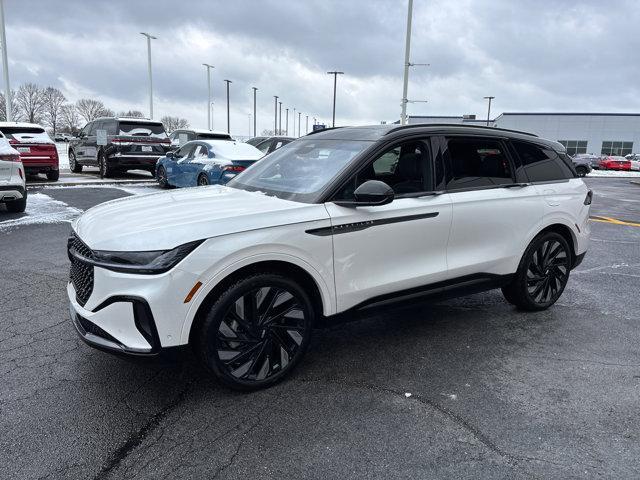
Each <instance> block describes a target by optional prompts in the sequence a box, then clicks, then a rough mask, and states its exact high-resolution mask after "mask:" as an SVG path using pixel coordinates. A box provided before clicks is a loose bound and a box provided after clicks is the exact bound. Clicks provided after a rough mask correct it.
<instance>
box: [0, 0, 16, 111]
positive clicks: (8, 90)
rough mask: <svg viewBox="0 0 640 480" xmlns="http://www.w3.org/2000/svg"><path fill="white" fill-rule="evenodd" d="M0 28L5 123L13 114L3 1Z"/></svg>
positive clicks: (0, 9)
mask: <svg viewBox="0 0 640 480" xmlns="http://www.w3.org/2000/svg"><path fill="white" fill-rule="evenodd" d="M0 28H2V32H1V35H0V37H1V38H0V40H1V41H2V69H3V73H4V103H5V105H6V111H7V122H11V121H13V112H12V111H11V86H9V60H8V58H7V34H6V33H5V31H4V1H3V0H0Z"/></svg>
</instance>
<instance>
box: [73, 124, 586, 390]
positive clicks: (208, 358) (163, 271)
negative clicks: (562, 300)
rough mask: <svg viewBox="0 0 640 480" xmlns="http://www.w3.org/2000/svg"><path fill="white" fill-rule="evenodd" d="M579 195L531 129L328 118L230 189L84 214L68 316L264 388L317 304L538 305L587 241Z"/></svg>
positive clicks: (283, 369)
mask: <svg viewBox="0 0 640 480" xmlns="http://www.w3.org/2000/svg"><path fill="white" fill-rule="evenodd" d="M590 204H591V192H590V191H589V190H588V189H587V187H586V186H585V184H584V183H583V182H582V180H581V179H579V178H577V177H576V173H575V170H573V166H572V163H571V160H570V159H569V157H568V156H567V155H566V153H565V152H564V149H563V147H562V146H561V145H560V144H558V143H556V142H550V141H546V140H542V139H540V138H537V137H535V136H533V135H529V134H525V133H519V132H513V131H508V130H501V129H498V128H484V127H467V126H455V125H411V126H405V127H398V126H391V125H380V126H374V127H354V128H338V129H329V130H325V131H321V132H317V133H314V134H310V135H307V136H306V137H304V138H301V139H298V140H296V141H294V142H292V143H290V144H289V145H286V146H284V147H282V148H281V149H279V150H276V151H275V152H274V153H272V154H271V155H269V156H268V157H265V158H264V159H263V160H261V161H259V162H256V164H255V165H253V166H252V167H251V168H249V169H247V170H246V171H245V172H244V173H242V174H241V175H239V176H238V177H236V178H235V179H234V180H232V181H231V182H230V183H229V184H228V185H227V186H211V187H206V188H197V189H185V190H181V191H172V192H167V193H158V194H153V195H148V196H144V197H136V198H127V199H120V200H115V201H111V202H107V203H104V204H102V205H99V206H97V207H95V208H93V209H91V210H89V211H88V212H86V213H85V214H84V215H83V216H81V217H80V218H79V219H78V220H76V221H75V223H74V224H73V225H72V228H73V232H72V234H71V237H70V238H69V245H68V249H69V258H70V260H71V281H70V283H69V284H68V294H69V300H70V310H71V317H72V319H73V322H74V324H75V326H76V328H77V330H78V332H79V333H80V335H81V336H82V338H83V339H84V340H85V341H86V342H88V343H89V344H91V345H93V346H95V347H98V348H101V349H103V350H108V351H111V352H121V353H129V354H134V355H152V354H157V353H158V352H160V351H161V350H167V349H169V348H171V347H179V346H186V345H190V346H192V347H193V348H194V349H195V351H196V352H197V353H198V355H199V357H200V358H201V359H202V361H203V362H204V364H205V365H206V366H207V367H208V368H209V369H210V370H211V371H212V372H213V373H214V374H215V375H216V376H217V377H218V378H219V379H220V380H222V381H223V382H224V383H226V384H227V385H230V386H232V387H235V388H239V389H254V388H259V387H264V386H268V385H271V384H273V383H274V382H276V381H278V380H279V379H281V378H282V377H283V376H285V375H286V374H288V373H289V372H290V371H291V370H292V368H293V367H294V366H295V365H296V363H298V361H299V360H300V358H301V357H302V355H303V354H304V351H305V350H306V348H307V346H308V344H309V340H310V338H311V333H312V327H313V324H314V322H315V321H317V320H318V319H320V318H322V317H324V316H332V315H336V314H338V313H341V312H346V311H350V310H353V309H358V308H363V307H371V306H374V305H380V304H386V303H389V302H391V301H397V300H403V301H405V302H407V301H413V300H414V299H416V298H418V297H438V298H442V297H445V296H457V295H464V294H468V293H473V292H478V291H482V290H489V289H493V288H502V291H503V293H504V296H505V298H506V299H507V300H508V301H509V302H511V303H513V304H514V305H516V306H518V307H519V308H521V309H525V310H543V309H546V308H548V307H549V306H551V305H552V304H553V303H554V302H555V301H556V300H557V299H558V298H559V297H560V295H561V294H562V291H563V290H564V288H565V285H566V284H567V280H568V279H569V273H570V271H571V269H572V268H574V267H576V266H577V265H578V264H579V263H580V262H581V261H582V259H583V257H584V255H585V252H586V250H587V245H588V238H589V223H588V218H589V208H590V207H589V205H590Z"/></svg>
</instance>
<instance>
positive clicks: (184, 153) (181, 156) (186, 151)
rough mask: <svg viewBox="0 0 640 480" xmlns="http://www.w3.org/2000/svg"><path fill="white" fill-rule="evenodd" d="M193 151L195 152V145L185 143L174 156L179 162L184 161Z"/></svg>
mask: <svg viewBox="0 0 640 480" xmlns="http://www.w3.org/2000/svg"><path fill="white" fill-rule="evenodd" d="M191 152H193V145H185V146H184V147H182V148H181V149H180V150H178V151H177V152H176V154H175V156H174V158H175V159H176V161H178V162H184V161H185V160H187V159H189V158H190V156H191V155H190V154H191Z"/></svg>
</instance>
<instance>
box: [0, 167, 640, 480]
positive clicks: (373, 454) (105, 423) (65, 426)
mask: <svg viewBox="0 0 640 480" xmlns="http://www.w3.org/2000/svg"><path fill="white" fill-rule="evenodd" d="M586 182H587V183H588V185H589V186H590V188H592V189H593V190H594V192H595V196H594V203H593V209H592V213H593V214H594V215H595V216H600V217H606V218H609V219H619V220H624V221H625V222H626V223H627V224H619V223H614V222H611V221H608V220H600V221H594V222H593V225H592V244H591V247H590V249H589V252H588V254H587V256H586V258H585V260H584V263H583V264H582V265H581V266H580V267H579V268H578V269H577V270H575V271H573V272H572V274H571V278H570V280H569V284H568V286H567V289H566V291H565V293H564V295H563V296H562V297H561V299H560V300H559V301H558V303H557V304H556V305H555V306H554V307H552V308H551V309H549V310H548V311H545V312H540V313H523V312H519V311H517V310H515V309H514V308H513V307H511V306H510V305H509V304H507V303H506V302H505V301H504V300H503V299H502V296H501V294H500V292H499V291H491V292H487V293H483V294H477V295H473V296H470V297H467V298H464V299H457V300H450V301H446V302H440V303H436V304H425V303H415V304H411V305H405V306H404V307H402V308H395V309H392V310H385V311H374V312H369V313H368V314H367V316H366V317H361V318H352V319H350V320H351V321H348V322H345V323H338V324H334V325H332V326H329V327H326V328H323V329H320V330H317V331H316V332H315V333H314V339H313V343H312V346H311V348H310V351H309V352H308V354H307V356H306V358H305V359H304V360H303V362H302V363H301V364H300V366H299V368H298V369H297V370H296V371H295V373H294V374H293V375H292V377H290V379H288V380H286V381H284V382H283V383H281V384H279V385H277V386H275V387H273V388H271V389H268V390H265V391H260V392H256V393H251V394H240V393H236V392H232V391H229V390H227V389H225V388H223V387H222V386H220V385H219V384H217V383H216V382H215V381H214V380H212V379H211V378H210V377H209V376H208V375H207V374H206V372H204V371H203V370H202V368H201V367H200V366H199V365H198V364H197V363H196V362H195V361H194V359H193V358H191V357H190V356H186V357H184V358H180V359H176V360H174V361H165V362H162V363H160V362H144V363H140V362H131V361H128V360H123V359H120V358H116V357H113V356H111V355H108V354H105V353H102V352H99V351H96V350H93V349H91V348H89V347H87V346H86V345H84V344H83V343H82V342H81V341H80V340H79V339H78V338H77V336H76V333H75V331H74V329H73V327H72V325H71V324H70V321H69V320H68V307H67V299H66V291H65V285H66V282H67V277H68V260H67V257H66V250H65V248H66V238H67V235H68V233H69V224H68V220H69V219H71V218H73V217H74V216H77V215H78V214H79V213H80V212H81V211H83V210H86V209H87V208H89V207H90V206H92V205H95V204H98V203H101V202H104V201H106V200H109V199H114V198H120V197H123V196H126V195H129V194H139V193H144V192H145V189H146V190H148V191H155V189H156V188H155V187H153V186H139V185H138V186H135V187H127V186H110V185H103V186H101V187H100V188H96V187H93V188H85V187H68V188H47V187H44V188H35V189H32V190H31V191H30V195H31V197H30V201H31V200H32V199H35V200H34V205H35V206H38V205H41V206H42V205H47V206H48V207H49V210H47V215H43V214H42V211H41V210H40V209H35V207H34V209H32V210H28V211H27V214H26V215H11V214H8V213H6V212H5V211H3V210H2V207H0V242H1V247H0V252H1V263H0V292H2V293H0V322H1V326H2V328H1V329H0V385H2V388H1V389H0V432H2V434H1V435H0V466H1V468H0V478H12V479H14V478H20V479H22V478H34V479H35V478H69V479H77V478H100V479H107V478H164V477H168V478H227V479H229V478H274V479H286V478H292V479H293V478H295V479H298V478H323V479H328V478H368V479H370V478H381V479H393V478H510V479H511V478H563V479H565V478H599V477H606V478H637V477H640V416H639V413H640V412H639V405H640V402H639V398H640V347H639V345H640V328H639V318H640V315H639V314H638V312H639V311H640V299H639V296H638V292H640V269H639V268H638V267H640V228H639V227H637V226H633V223H634V222H636V223H637V222H640V185H633V184H631V183H630V182H629V181H628V179H608V178H599V179H587V180H586ZM348 320H349V319H348Z"/></svg>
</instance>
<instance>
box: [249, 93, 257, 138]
mask: <svg viewBox="0 0 640 480" xmlns="http://www.w3.org/2000/svg"><path fill="white" fill-rule="evenodd" d="M251 88H253V136H254V137H255V136H256V92H257V91H258V88H257V87H251ZM249 135H251V132H249Z"/></svg>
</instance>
